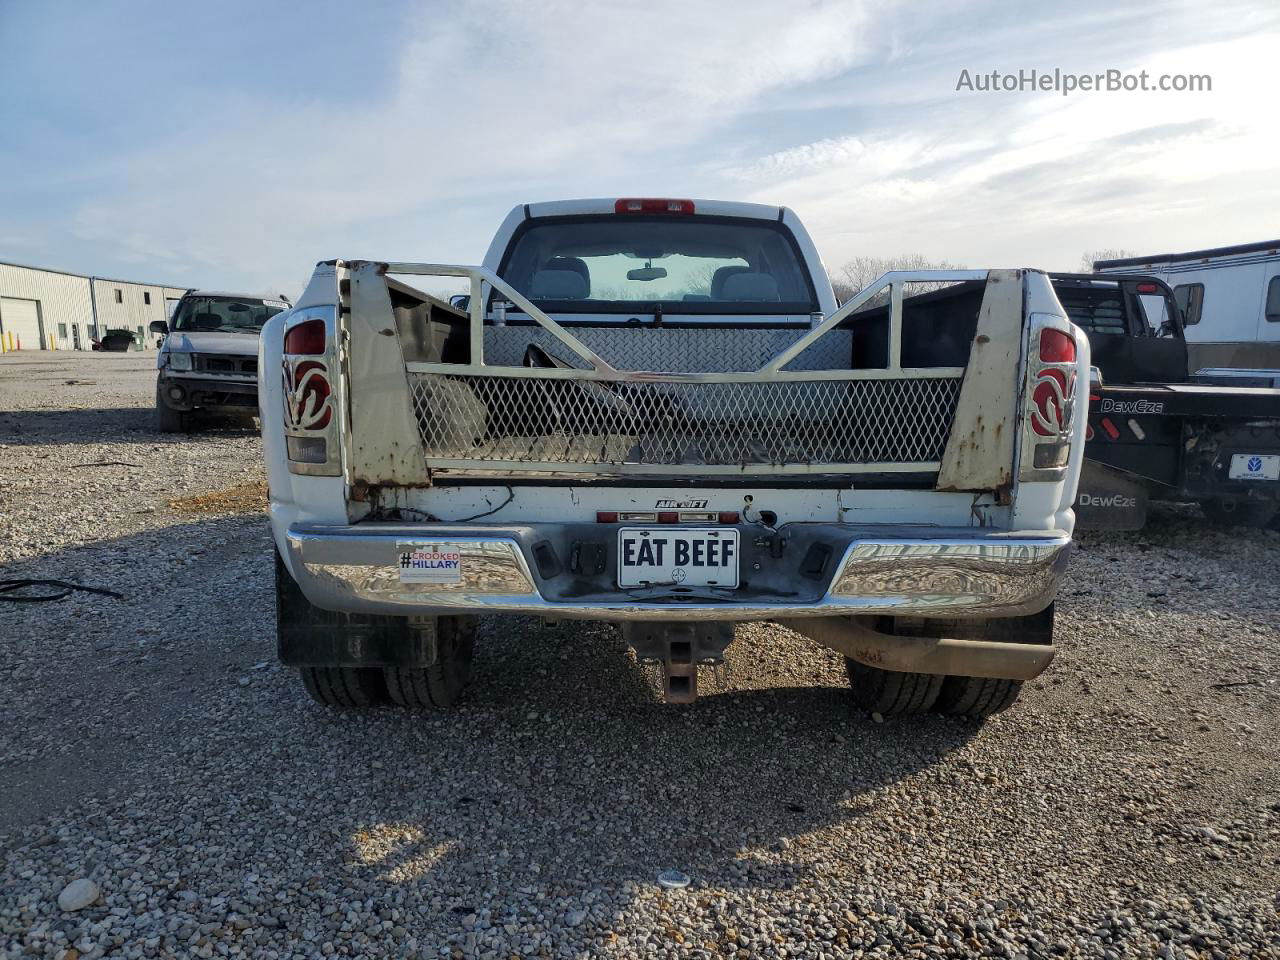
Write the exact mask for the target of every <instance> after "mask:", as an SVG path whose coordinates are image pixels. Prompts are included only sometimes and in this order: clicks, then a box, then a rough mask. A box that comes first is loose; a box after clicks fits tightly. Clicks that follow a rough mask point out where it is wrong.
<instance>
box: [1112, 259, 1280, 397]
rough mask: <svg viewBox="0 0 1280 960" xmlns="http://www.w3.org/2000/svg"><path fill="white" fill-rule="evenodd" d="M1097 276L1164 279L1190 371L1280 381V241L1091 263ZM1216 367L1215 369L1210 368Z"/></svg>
mask: <svg viewBox="0 0 1280 960" xmlns="http://www.w3.org/2000/svg"><path fill="white" fill-rule="evenodd" d="M1093 269H1094V271H1095V272H1097V273H1142V274H1149V275H1151V276H1155V277H1158V278H1160V279H1161V280H1164V281H1165V282H1166V283H1167V284H1169V286H1170V287H1172V288H1173V295H1174V298H1175V300H1176V301H1177V303H1178V306H1179V307H1181V308H1182V313H1183V325H1184V327H1185V331H1186V340H1187V353H1188V362H1189V366H1190V368H1191V370H1192V371H1197V372H1199V373H1201V374H1205V375H1213V374H1215V373H1216V374H1218V375H1219V376H1221V375H1222V369H1221V368H1227V369H1230V370H1231V371H1232V373H1233V376H1232V379H1239V376H1240V373H1241V372H1242V371H1248V373H1247V374H1246V376H1247V377H1248V378H1249V379H1250V380H1257V381H1258V382H1257V383H1256V384H1255V385H1257V386H1264V385H1271V386H1280V240H1265V241H1261V242H1258V243H1245V244H1240V245H1239V246H1234V247H1217V248H1215V249H1211V250H1192V251H1189V252H1187V253H1162V254H1157V255H1154V256H1143V257H1126V258H1124V259H1120V260H1098V261H1096V262H1095V263H1094V265H1093ZM1215 368H1219V369H1215Z"/></svg>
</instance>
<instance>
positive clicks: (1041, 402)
mask: <svg viewBox="0 0 1280 960" xmlns="http://www.w3.org/2000/svg"><path fill="white" fill-rule="evenodd" d="M1075 393H1076V377H1075V374H1074V373H1073V374H1071V375H1070V376H1068V375H1067V373H1066V371H1065V370H1060V369H1057V368H1055V367H1046V368H1045V369H1043V370H1041V371H1040V372H1039V373H1038V374H1036V379H1035V385H1034V386H1033V387H1032V389H1031V403H1032V409H1031V429H1032V430H1034V431H1035V433H1036V435H1037V436H1041V437H1054V438H1057V439H1060V440H1066V439H1068V438H1069V437H1070V436H1071V420H1072V413H1073V412H1074V410H1075Z"/></svg>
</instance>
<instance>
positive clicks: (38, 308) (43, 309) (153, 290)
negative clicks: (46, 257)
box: [0, 263, 186, 352]
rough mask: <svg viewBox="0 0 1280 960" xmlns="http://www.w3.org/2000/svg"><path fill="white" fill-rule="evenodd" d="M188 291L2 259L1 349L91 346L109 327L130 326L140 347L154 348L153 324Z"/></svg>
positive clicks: (87, 347) (129, 329)
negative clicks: (151, 329)
mask: <svg viewBox="0 0 1280 960" xmlns="http://www.w3.org/2000/svg"><path fill="white" fill-rule="evenodd" d="M185 292H186V288H184V287H169V286H164V285H163V284H153V283H137V282H135V281H131V280H110V279H107V278H105V277H87V276H84V275H82V274H76V273H64V272H62V271H60V270H46V269H43V268H40V267H28V266H23V265H21V264H16V263H0V350H3V351H5V352H7V351H9V350H88V349H89V348H90V346H91V344H92V341H94V340H97V339H100V338H101V337H102V336H103V335H104V334H105V333H106V332H107V330H128V331H129V332H131V333H133V334H135V339H136V340H137V343H138V346H137V349H148V348H151V349H154V347H155V338H154V337H152V336H151V335H150V334H149V333H148V332H147V328H148V326H149V324H150V323H151V321H152V320H166V319H168V316H169V314H170V313H171V312H172V310H173V307H174V305H175V304H176V303H177V302H178V299H179V298H180V297H181V296H182V295H183V294H184V293H185Z"/></svg>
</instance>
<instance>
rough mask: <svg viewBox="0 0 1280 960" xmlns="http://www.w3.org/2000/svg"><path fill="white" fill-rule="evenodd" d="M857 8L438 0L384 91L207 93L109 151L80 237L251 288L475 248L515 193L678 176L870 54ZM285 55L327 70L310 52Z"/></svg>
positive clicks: (657, 181) (844, 0) (583, 189)
mask: <svg viewBox="0 0 1280 960" xmlns="http://www.w3.org/2000/svg"><path fill="white" fill-rule="evenodd" d="M868 9H869V7H868V5H867V4H865V3H863V2H861V0H832V2H808V3H803V4H796V5H789V6H785V7H783V6H779V5H777V4H775V3H772V2H769V0H750V2H734V3H715V4H704V3H687V2H674V0H673V2H666V3H647V4H643V5H638V6H637V5H634V4H627V5H614V4H608V3H595V4H581V3H578V2H572V3H570V2H564V0H554V2H548V3H539V4H504V3H497V2H493V0H471V2H468V3H464V4H462V5H460V6H456V7H451V8H442V7H440V6H439V5H434V4H433V5H431V6H429V7H426V8H423V10H422V11H421V13H420V14H417V15H415V16H413V17H412V18H411V19H410V21H409V22H408V23H407V24H405V25H404V28H403V34H404V37H405V40H404V43H403V47H402V51H401V54H400V59H399V63H398V69H397V70H396V72H395V76H396V78H397V83H396V86H395V89H393V90H391V91H390V92H389V93H388V94H387V96H386V97H385V98H383V99H382V100H380V101H370V102H367V103H364V104H360V105H356V106H351V105H344V106H342V107H333V106H330V105H329V103H328V102H326V100H325V99H324V98H323V97H322V96H319V97H317V99H316V100H315V101H314V102H312V103H309V104H304V105H301V106H298V105H296V104H288V105H286V104H275V103H272V102H271V101H270V100H266V101H263V102H246V101H243V100H240V101H223V102H217V103H215V104H213V105H212V106H210V107H208V108H207V109H206V110H204V111H203V112H202V115H201V116H200V117H199V118H197V120H198V122H190V123H186V124H180V125H179V127H178V128H177V129H175V130H174V131H173V133H172V134H171V135H170V136H169V137H167V138H166V139H165V140H164V141H162V142H160V143H158V144H151V145H149V146H148V147H147V149H146V150H140V151H137V152H134V153H131V154H128V155H126V156H121V157H117V158H115V159H114V160H112V161H106V162H104V163H102V164H101V166H102V172H103V173H104V175H105V176H106V177H107V178H108V179H109V182H110V183H111V190H110V192H109V193H108V194H106V195H100V196H97V197H95V198H94V199H93V200H92V201H91V202H87V203H85V204H84V205H83V207H82V208H81V209H80V210H79V211H78V213H77V214H76V215H75V216H74V218H73V224H74V232H75V235H76V236H77V237H78V238H79V239H80V240H81V241H82V242H84V243H88V244H101V245H110V247H111V248H112V249H113V250H115V251H117V253H118V257H119V259H121V260H128V259H133V258H143V259H149V260H151V261H152V262H154V263H155V264H156V268H155V269H156V270H158V271H160V272H161V273H163V272H164V271H165V270H166V269H169V268H170V267H173V268H174V269H176V265H177V264H187V265H188V269H190V270H191V271H192V272H195V273H197V274H199V276H201V277H210V278H214V277H216V278H218V282H219V283H222V282H230V281H229V280H226V281H224V280H223V279H222V278H224V277H227V278H237V280H236V282H242V283H248V284H250V285H253V286H254V287H261V286H264V285H265V286H268V287H272V288H274V287H278V286H279V285H280V283H281V282H282V281H288V280H293V282H294V285H295V286H296V285H297V284H298V283H300V282H301V280H302V279H303V278H304V276H305V271H306V270H307V269H308V267H309V264H310V263H312V262H314V261H315V260H317V259H320V258H326V257H332V256H367V257H388V258H397V259H413V258H422V259H428V258H430V259H437V260H452V261H457V260H461V259H476V258H478V257H479V255H480V253H481V252H482V251H483V247H484V242H485V240H487V237H488V234H489V232H490V231H491V230H492V229H493V228H494V227H496V225H497V222H498V220H499V219H500V217H501V216H502V215H503V214H504V213H505V208H506V207H508V206H510V205H511V204H512V203H514V202H519V201H525V200H535V199H543V198H545V197H555V196H575V195H582V194H584V193H588V194H589V193H591V192H592V189H593V188H595V189H597V190H598V189H599V185H602V184H604V185H608V184H613V185H615V186H616V188H618V189H619V190H620V191H621V190H625V189H626V188H627V187H631V188H632V189H635V188H636V187H649V186H651V185H653V186H658V185H668V186H670V187H672V188H678V187H679V186H681V185H682V181H685V185H687V177H688V174H689V170H690V168H691V166H693V165H696V163H694V164H691V161H690V159H689V151H690V150H691V148H692V147H693V146H694V145H696V144H698V143H701V142H708V141H710V142H714V140H715V137H716V136H717V133H718V132H719V131H721V130H723V129H724V128H726V127H727V126H728V125H730V124H731V123H733V122H734V121H735V120H736V119H738V118H739V116H740V115H741V113H742V111H743V110H745V109H747V108H748V107H749V106H750V105H751V104H752V103H753V102H754V101H755V100H757V99H758V98H759V97H761V96H762V95H764V94H766V93H770V92H776V91H782V90H786V89H789V88H792V87H795V86H797V85H801V84H805V83H810V82H813V81H818V80H822V79H824V78H828V77H832V76H835V75H837V74H838V73H840V72H841V71H843V70H846V69H847V68H849V67H850V66H851V65H852V64H854V63H856V62H858V61H859V59H860V58H864V57H866V55H867V50H868V44H869V42H870V41H869V39H868V38H869V37H871V36H872V35H873V33H874V31H873V29H872V27H873V23H872V20H871V17H870V14H869V13H868V12H867V11H868ZM446 10H447V11H448V12H445V11H446ZM298 69H300V70H306V71H315V72H322V71H323V69H324V66H323V64H322V63H314V62H309V61H308V60H307V59H306V57H305V54H304V55H302V56H300V57H299V62H298ZM317 87H318V88H323V83H322V82H320V81H318V82H317ZM681 192H684V191H681Z"/></svg>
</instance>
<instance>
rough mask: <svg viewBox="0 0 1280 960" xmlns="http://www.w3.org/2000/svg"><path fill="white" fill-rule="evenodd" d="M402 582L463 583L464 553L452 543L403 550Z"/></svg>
mask: <svg viewBox="0 0 1280 960" xmlns="http://www.w3.org/2000/svg"><path fill="white" fill-rule="evenodd" d="M400 582H401V583H461V582H462V551H461V550H459V549H458V547H457V546H456V545H454V544H450V543H439V544H426V545H424V546H420V547H413V548H410V549H401V551H400Z"/></svg>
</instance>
